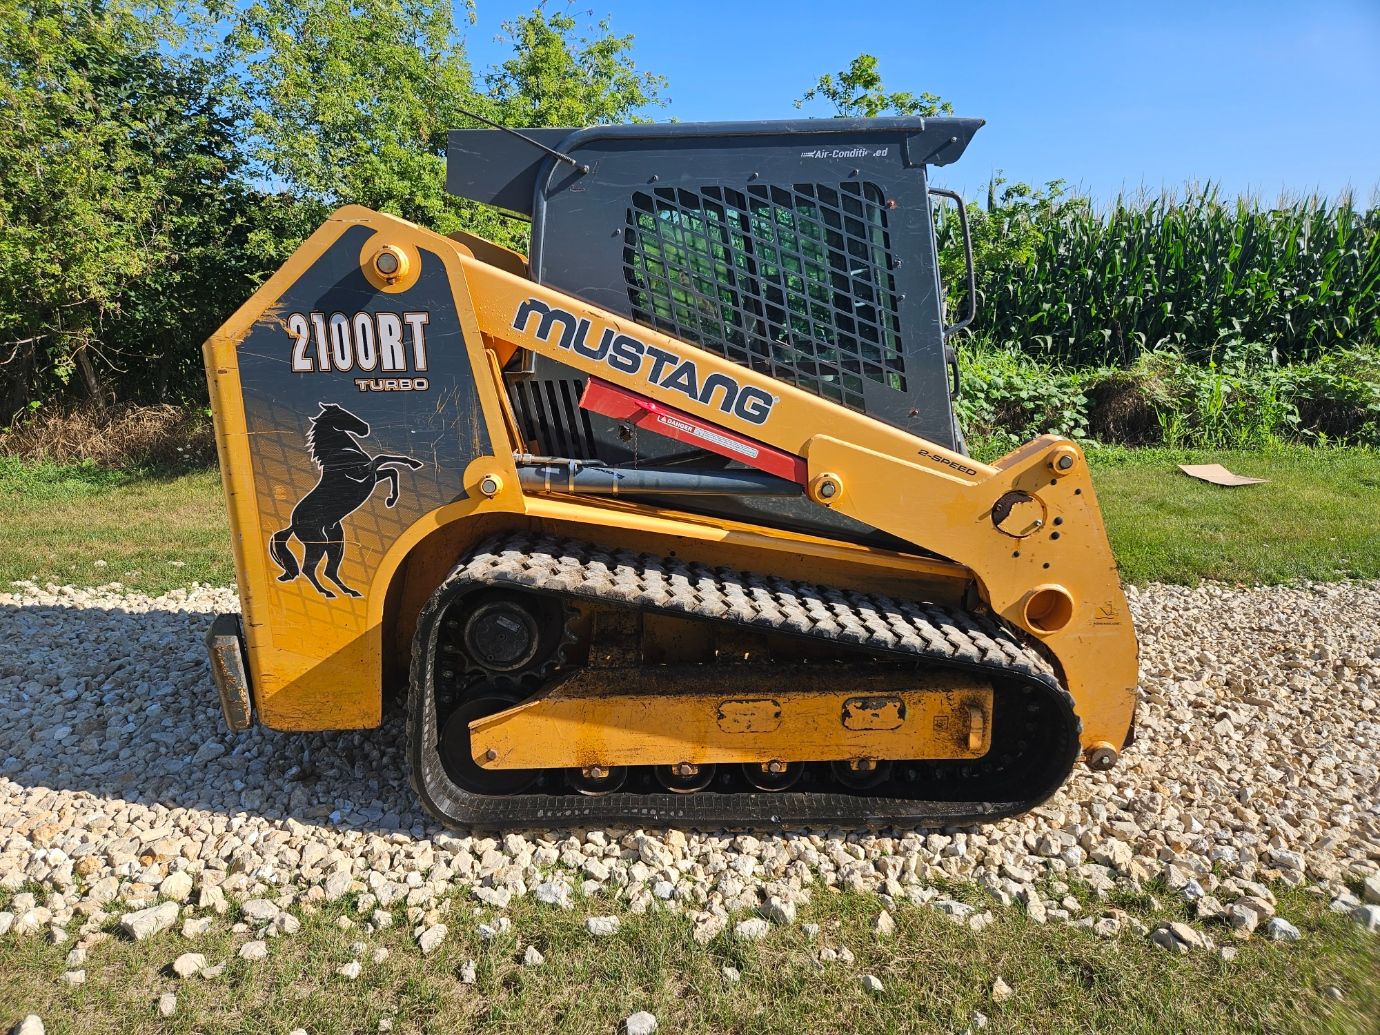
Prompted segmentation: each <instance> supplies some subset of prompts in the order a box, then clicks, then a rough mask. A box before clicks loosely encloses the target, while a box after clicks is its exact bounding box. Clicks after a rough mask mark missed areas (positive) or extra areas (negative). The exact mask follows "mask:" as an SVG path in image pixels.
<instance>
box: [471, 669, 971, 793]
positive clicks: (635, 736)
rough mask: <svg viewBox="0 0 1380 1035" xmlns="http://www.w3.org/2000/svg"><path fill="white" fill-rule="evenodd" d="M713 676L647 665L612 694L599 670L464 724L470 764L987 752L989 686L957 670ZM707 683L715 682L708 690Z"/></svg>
mask: <svg viewBox="0 0 1380 1035" xmlns="http://www.w3.org/2000/svg"><path fill="white" fill-rule="evenodd" d="M714 668H715V669H716V671H715V672H714V674H713V676H712V677H711V678H709V679H704V680H702V681H698V682H699V685H697V681H696V680H694V679H693V678H690V679H687V678H685V676H684V674H682V673H680V672H677V671H675V670H671V671H665V670H660V671H659V670H656V669H652V670H648V671H646V672H644V673H642V674H641V675H640V677H639V679H638V685H637V686H635V687H628V686H623V687H619V688H618V689H616V690H611V691H608V690H604V688H602V687H600V686H599V685H598V684H599V682H600V680H601V679H603V678H604V677H605V676H606V673H603V672H600V670H598V669H594V670H590V671H589V672H587V673H583V674H581V675H579V676H576V677H575V678H574V679H572V680H569V681H568V682H567V683H563V684H561V685H560V686H558V687H556V688H555V689H554V690H552V691H551V692H550V693H548V694H546V695H544V696H543V697H542V698H540V699H538V700H537V701H529V702H524V703H523V704H519V705H516V706H514V707H512V708H509V709H508V710H506V711H502V712H499V713H498V714H496V715H490V716H486V717H485V718H482V719H476V720H475V721H474V722H472V723H471V724H470V731H471V733H470V737H471V739H470V749H471V752H472V754H473V756H474V762H475V764H476V765H479V766H482V767H485V768H492V769H540V768H545V767H549V766H560V767H574V768H588V767H591V766H615V765H638V764H640V763H641V762H642V761H643V760H644V759H647V758H658V759H664V760H667V761H665V762H664V764H667V765H676V764H679V763H690V764H693V765H709V764H717V763H724V762H754V761H766V760H771V759H777V760H786V759H789V760H791V761H796V762H843V761H850V760H857V759H872V760H875V759H886V758H981V757H982V756H983V755H985V754H986V753H987V750H988V748H989V747H990V746H991V742H992V730H991V723H990V721H989V719H990V717H991V714H992V688H991V685H990V684H987V683H984V682H982V681H981V680H978V679H973V678H971V677H967V676H964V675H961V674H956V673H947V672H946V673H944V674H943V675H942V676H941V675H939V674H938V673H920V674H917V673H914V672H906V673H901V674H893V675H884V676H881V675H870V676H867V677H861V678H859V677H852V678H849V677H846V676H843V677H841V676H839V675H837V674H834V673H828V672H827V670H826V673H820V674H817V675H815V677H814V679H809V678H802V677H805V676H808V673H800V672H793V673H791V674H790V675H789V676H786V675H784V674H783V677H782V679H781V682H780V683H779V684H777V685H776V686H775V687H769V688H765V689H764V688H762V687H761V686H758V685H754V684H757V683H758V682H759V681H760V679H761V677H760V676H750V677H744V682H745V684H746V685H745V686H741V687H740V686H735V682H734V673H733V672H732V670H731V669H730V670H729V671H727V672H724V671H718V669H720V668H721V666H714ZM829 680H832V681H833V683H828V681H829ZM711 682H712V683H716V684H718V685H715V686H710V685H704V684H708V683H711ZM814 683H819V684H821V685H812V684H814Z"/></svg>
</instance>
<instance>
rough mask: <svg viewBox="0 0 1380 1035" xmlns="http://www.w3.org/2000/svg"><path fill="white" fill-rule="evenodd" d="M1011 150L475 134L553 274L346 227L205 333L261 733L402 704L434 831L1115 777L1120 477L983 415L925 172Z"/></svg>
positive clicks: (940, 137)
mask: <svg viewBox="0 0 1380 1035" xmlns="http://www.w3.org/2000/svg"><path fill="white" fill-rule="evenodd" d="M981 125H982V123H981V122H980V121H979V120H973V119H951V118H936V119H921V118H882V119H833V120H797V121H784V122H765V123H705V124H672V125H635V126H615V127H596V128H590V129H580V130H564V129H555V130H551V129H542V130H526V131H521V132H519V131H516V130H473V131H456V132H453V133H452V134H451V136H450V140H449V148H448V165H447V177H448V188H449V189H450V190H451V191H452V192H454V193H456V194H459V195H462V196H465V197H468V198H471V199H473V200H475V201H479V202H483V203H486V204H490V205H494V206H497V207H498V208H501V209H503V210H506V211H508V212H510V213H516V214H518V215H522V216H526V217H528V218H530V220H531V227H532V229H531V245H530V249H529V251H530V254H529V255H528V256H526V257H524V256H522V255H519V254H516V253H514V252H511V251H508V250H507V249H504V248H502V247H499V246H497V245H495V244H492V243H490V242H488V241H486V240H483V239H481V238H478V237H475V236H473V235H470V234H466V233H455V234H451V235H449V236H442V235H440V234H436V233H433V232H431V231H429V230H426V229H424V228H422V227H418V226H415V225H413V224H411V223H408V222H405V221H403V220H401V219H397V218H394V217H392V216H387V215H382V214H380V213H377V212H372V211H369V210H367V209H363V208H358V207H346V208H342V209H340V210H339V211H338V212H336V213H334V214H333V215H332V216H331V217H330V219H329V220H327V222H326V223H325V225H323V226H322V227H321V228H320V229H319V230H317V231H316V233H315V234H313V235H312V236H311V237H310V238H309V239H308V240H307V241H306V242H305V243H304V244H303V245H302V246H301V248H300V249H299V250H298V251H297V253H296V254H295V255H294V256H293V257H292V258H291V259H290V260H289V261H288V262H287V264H286V265H285V266H284V267H283V268H282V269H281V270H279V271H278V272H277V273H276V274H275V275H274V276H273V277H272V278H270V279H269V280H268V281H267V282H266V283H265V284H264V285H263V287H262V288H261V289H260V290H259V291H258V292H257V293H256V294H255V295H254V297H253V298H251V299H250V300H249V301H248V302H247V303H246V304H245V305H244V306H243V307H241V308H240V310H239V311H238V312H237V313H235V315H234V316H233V317H231V319H230V320H229V321H228V322H227V323H226V324H225V326H224V327H222V328H221V329H220V330H219V331H218V332H216V334H215V335H213V336H212V338H211V339H210V341H208V342H207V343H206V346H205V358H206V367H207V373H208V377H209V380H210V389H211V400H212V405H213V408H214V412H215V423H216V437H217V444H218V447H219V451H220V461H221V470H222V472H223V476H224V483H225V493H226V497H227V499H228V501H229V509H230V520H231V527H232V529H233V538H234V547H235V559H236V565H237V571H238V582H239V591H240V599H241V601H242V604H243V615H242V617H241V616H236V615H228V616H222V617H221V618H220V619H218V620H217V621H216V622H215V623H214V626H213V628H212V630H211V632H210V634H209V635H208V645H209V648H210V652H211V660H212V668H213V672H214V675H215V679H216V682H217V685H218V688H219V691H220V696H221V702H222V706H223V708H224V712H225V717H226V721H227V722H228V723H229V724H230V726H231V727H233V728H235V729H244V728H246V727H247V726H248V725H249V724H250V723H251V722H253V721H254V719H255V717H256V716H257V719H258V721H259V722H262V723H263V724H264V725H266V726H269V727H271V728H273V729H279V730H324V729H357V728H367V727H373V726H377V725H378V724H379V723H380V721H381V718H382V715H383V703H384V699H385V694H386V692H387V691H388V690H389V689H391V688H394V687H396V688H400V689H402V690H403V691H404V692H405V702H406V703H405V707H406V728H407V736H408V745H407V755H408V759H409V764H410V766H411V776H412V781H413V783H414V785H415V787H416V789H417V792H418V794H419V795H420V796H421V799H422V801H423V802H424V803H425V805H426V807H427V808H428V809H429V810H430V811H431V812H432V813H434V814H435V815H436V816H437V817H439V818H440V819H441V820H442V821H444V822H446V823H448V824H452V825H477V826H484V827H503V826H517V825H526V824H530V823H533V822H551V821H556V822H581V823H583V822H589V821H595V820H597V821H607V820H630V821H638V822H674V823H680V824H687V825H688V824H723V823H728V824H746V825H752V826H772V825H781V824H794V825H801V824H831V825H835V824H840V823H842V824H853V823H906V824H938V823H950V822H956V821H983V820H990V819H995V818H997V817H1001V816H1007V815H1011V814H1014V813H1019V812H1021V811H1023V810H1026V809H1029V808H1031V807H1033V806H1034V805H1036V804H1038V803H1039V802H1041V801H1043V800H1044V799H1045V798H1047V797H1048V796H1049V795H1051V794H1052V793H1054V791H1055V790H1057V789H1058V787H1059V786H1060V785H1061V784H1062V782H1063V781H1064V780H1065V779H1066V778H1067V776H1068V775H1069V772H1070V771H1071V769H1072V767H1073V766H1074V765H1075V764H1076V763H1077V762H1078V761H1079V760H1080V759H1081V760H1082V761H1083V762H1084V763H1085V764H1087V765H1089V766H1091V767H1093V768H1095V769H1107V768H1110V767H1111V766H1112V765H1114V764H1115V763H1116V761H1117V758H1118V753H1119V752H1120V751H1121V750H1122V749H1123V747H1124V746H1125V744H1126V743H1127V742H1128V740H1129V737H1130V732H1131V728H1132V720H1133V713H1134V707H1135V686H1136V679H1137V668H1136V663H1137V658H1136V641H1135V634H1134V631H1133V629H1132V625H1131V619H1130V616H1129V614H1128V612H1127V606H1126V601H1125V599H1124V597H1123V596H1122V592H1121V588H1120V583H1119V581H1118V578H1117V571H1116V565H1115V562H1114V560H1113V558H1112V554H1111V550H1110V548H1109V546H1108V543H1107V537H1106V533H1105V531H1104V529H1103V525H1102V519H1101V514H1100V512H1099V509H1098V505H1097V499H1096V496H1095V495H1094V493H1093V486H1092V481H1091V479H1090V477H1089V472H1088V465H1087V462H1086V460H1085V458H1084V455H1083V453H1082V451H1081V450H1080V449H1079V447H1078V446H1077V445H1076V444H1075V443H1073V442H1070V441H1067V440H1064V439H1061V438H1057V437H1053V436H1044V437H1041V438H1038V439H1036V440H1034V441H1032V442H1030V443H1028V444H1027V445H1025V446H1023V447H1021V448H1020V449H1018V450H1016V451H1015V452H1013V453H1010V454H1009V455H1007V456H1005V457H1003V458H1002V459H1000V460H998V461H997V462H995V463H993V464H985V463H980V462H978V461H976V460H974V459H973V458H972V457H970V456H969V455H967V451H966V449H965V446H964V443H963V439H962V436H961V433H960V431H959V429H958V428H957V426H956V424H955V420H954V415H953V406H952V398H953V396H954V395H955V394H956V393H957V391H958V387H959V386H958V384H957V372H958V366H957V363H956V362H955V359H954V351H953V349H954V342H953V336H954V335H955V333H956V332H957V331H958V330H959V329H960V328H962V327H963V326H965V325H966V324H967V323H968V322H969V321H970V320H971V319H972V307H973V305H974V304H975V302H976V292H975V290H974V285H973V276H972V259H971V248H969V250H968V288H967V297H968V304H967V306H966V307H965V309H966V314H965V316H964V317H963V318H962V319H958V320H954V321H952V322H949V321H948V315H947V314H946V312H945V306H944V304H943V298H944V291H943V287H942V285H941V283H940V277H939V270H938V261H937V249H936V244H935V227H934V220H935V214H934V207H933V206H934V205H935V204H937V202H936V201H935V200H934V199H935V197H936V196H937V195H945V196H948V197H950V198H952V199H953V200H954V201H957V202H958V214H959V216H960V218H961V217H962V216H963V207H962V202H961V200H960V199H958V198H957V196H956V195H951V194H949V192H946V191H941V190H939V189H937V188H932V187H930V186H929V183H928V173H929V170H930V168H931V167H934V166H941V165H945V164H948V163H950V162H952V161H954V160H956V159H957V158H958V157H959V155H960V154H961V153H962V152H963V150H964V148H965V147H966V146H967V144H968V142H969V140H970V139H971V137H972V135H973V134H974V133H975V132H976V131H977V129H978V128H979V127H980V126H981ZM963 230H964V238H965V241H966V239H967V228H966V221H965V222H964V224H963Z"/></svg>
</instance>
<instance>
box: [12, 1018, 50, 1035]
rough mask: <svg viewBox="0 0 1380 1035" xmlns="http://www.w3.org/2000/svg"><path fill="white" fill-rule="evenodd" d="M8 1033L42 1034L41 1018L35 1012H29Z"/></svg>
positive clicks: (23, 1034) (19, 1034)
mask: <svg viewBox="0 0 1380 1035" xmlns="http://www.w3.org/2000/svg"><path fill="white" fill-rule="evenodd" d="M10 1035H43V1018H42V1017H40V1016H39V1015H38V1014H36V1013H31V1014H29V1015H28V1016H27V1017H25V1018H24V1019H23V1020H21V1021H20V1022H19V1023H18V1024H16V1025H15V1026H14V1027H13V1028H11V1029H10Z"/></svg>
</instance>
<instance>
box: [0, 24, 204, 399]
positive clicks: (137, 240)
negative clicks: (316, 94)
mask: <svg viewBox="0 0 1380 1035" xmlns="http://www.w3.org/2000/svg"><path fill="white" fill-rule="evenodd" d="M179 39H180V33H179V32H178V30H177V28H176V26H175V25H174V24H173V22H172V21H171V20H170V19H168V18H166V17H164V16H162V15H160V14H159V13H157V12H148V11H145V12H136V11H135V10H134V9H133V8H132V7H130V6H128V5H126V4H124V3H122V2H120V0H104V2H103V0H62V2H56V0H19V2H11V3H7V4H4V5H3V6H0V69H3V77H0V154H3V155H4V160H3V161H0V364H3V366H2V367H0V372H2V373H3V379H4V380H3V398H0V409H3V411H4V415H5V416H8V414H10V413H13V412H14V411H15V410H16V409H18V408H20V407H22V406H24V405H25V404H27V403H30V402H31V401H33V400H34V399H36V398H38V397H40V396H42V395H45V394H49V393H52V392H56V391H61V390H62V389H63V388H64V387H65V386H66V385H68V384H71V383H74V382H75V384H77V385H80V390H81V391H82V392H83V393H84V394H85V395H87V396H89V397H90V398H91V399H92V400H94V401H96V402H97V403H103V402H104V401H105V399H106V397H107V391H108V385H107V384H106V378H105V372H106V371H108V370H110V369H111V368H117V367H119V366H121V365H122V364H123V363H124V362H125V360H126V358H127V357H124V356H122V355H121V352H122V349H121V347H120V343H118V342H115V341H111V340H109V339H108V337H107V336H106V334H105V331H106V329H107V328H108V326H109V325H110V323H111V321H112V320H115V319H117V318H118V317H119V316H120V315H121V313H122V310H123V309H124V307H125V306H126V305H127V302H128V291H129V289H130V286H131V285H133V284H135V283H137V282H138V281H140V280H141V279H144V278H149V279H156V278H166V277H168V276H169V275H170V271H171V270H172V269H173V268H174V267H175V266H176V263H177V260H178V256H177V254H176V249H175V240H176V238H177V237H178V236H179V233H180V232H181V230H182V229H183V221H184V220H185V219H186V218H187V216H186V213H185V212H184V211H183V210H182V208H181V202H183V201H184V200H186V199H187V196H188V195H189V194H192V193H194V192H196V191H197V190H198V189H199V187H200V186H201V185H204V184H206V183H207V182H209V181H211V180H213V179H214V178H215V177H216V176H218V175H220V174H221V173H223V172H224V171H225V168H226V166H227V163H228V162H230V161H231V159H230V157H229V156H228V155H227V153H226V148H225V147H224V144H225V139H224V136H223V135H222V134H221V127H220V126H218V125H216V124H214V123H213V122H212V121H208V119H207V103H206V98H207V90H208V87H209V85H210V78H209V75H208V69H207V67H206V66H205V64H204V63H202V62H199V61H197V60H195V59H193V58H173V57H170V56H168V55H167V54H165V53H164V52H163V51H164V49H165V48H167V47H170V46H173V45H176V44H177V43H178V42H179Z"/></svg>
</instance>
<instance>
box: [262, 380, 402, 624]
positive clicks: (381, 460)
mask: <svg viewBox="0 0 1380 1035" xmlns="http://www.w3.org/2000/svg"><path fill="white" fill-rule="evenodd" d="M368 434H369V425H368V424H367V423H365V422H364V421H362V420H360V419H359V418H358V417H357V416H355V415H354V414H353V413H351V412H350V411H349V410H346V409H344V408H343V407H341V406H338V405H337V404H335V403H322V404H321V412H320V413H318V414H317V415H316V416H314V417H312V419H311V431H310V432H308V434H307V451H308V452H309V453H310V454H311V458H312V460H313V461H314V462H315V463H316V466H317V467H319V468H320V469H321V478H320V480H319V481H318V482H317V483H316V487H315V488H313V489H312V490H311V491H310V492H309V493H307V494H306V495H305V496H303V497H302V501H301V502H300V503H298V504H297V506H295V507H293V508H292V523H291V524H289V525H288V526H287V527H286V528H282V529H279V530H278V531H277V532H274V533H273V536H272V538H270V539H269V541H268V552H269V555H270V556H271V557H272V558H273V561H274V563H276V564H277V565H278V567H279V568H281V569H282V571H283V573H282V574H281V575H279V576H278V581H279V582H291V581H292V580H293V579H295V578H297V577H298V576H299V575H303V576H305V577H306V579H307V581H308V582H310V583H311V584H312V585H313V586H315V587H316V591H317V592H318V593H320V594H321V595H322V596H323V597H325V598H326V599H327V600H331V599H334V597H335V593H333V592H331V590H329V589H327V588H326V587H325V586H323V585H322V584H321V580H320V579H319V578H318V576H317V571H316V569H317V566H318V565H319V564H320V563H321V561H322V560H324V561H325V562H326V567H325V575H326V578H327V579H328V580H329V581H331V582H332V583H334V584H335V586H336V588H337V589H338V590H339V591H340V592H342V593H344V594H345V595H346V596H347V597H358V596H363V594H362V593H360V591H359V590H357V589H352V588H350V587H349V586H347V585H345V583H343V582H341V581H340V562H341V561H342V560H343V559H344V557H345V529H344V525H343V522H344V520H345V519H346V518H347V517H349V516H350V515H351V514H353V513H354V512H355V511H357V510H358V509H359V508H360V507H362V506H364V504H365V503H367V502H368V501H369V498H370V496H372V495H373V494H374V488H375V487H376V486H377V485H379V484H380V483H381V482H387V483H388V486H389V490H388V498H387V499H385V500H384V501H383V505H384V506H385V507H389V508H392V507H396V506H397V505H398V496H399V494H400V491H401V490H400V488H399V484H398V471H397V467H398V466H404V467H407V468H410V469H411V470H414V471H415V470H416V469H417V468H419V467H421V466H422V462H421V461H420V460H414V459H412V457H410V456H397V455H395V454H393V453H381V454H379V455H378V456H370V455H369V454H368V453H366V452H365V451H364V448H363V447H362V446H361V445H360V442H359V439H361V438H364V437H365V436H367V435H368ZM294 537H295V538H296V539H297V541H298V542H300V543H301V544H302V546H303V547H305V549H306V556H305V557H304V558H303V561H302V565H301V566H299V565H298V563H297V555H296V554H295V553H293V552H292V550H290V549H289V548H288V540H290V539H292V538H294Z"/></svg>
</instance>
